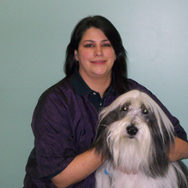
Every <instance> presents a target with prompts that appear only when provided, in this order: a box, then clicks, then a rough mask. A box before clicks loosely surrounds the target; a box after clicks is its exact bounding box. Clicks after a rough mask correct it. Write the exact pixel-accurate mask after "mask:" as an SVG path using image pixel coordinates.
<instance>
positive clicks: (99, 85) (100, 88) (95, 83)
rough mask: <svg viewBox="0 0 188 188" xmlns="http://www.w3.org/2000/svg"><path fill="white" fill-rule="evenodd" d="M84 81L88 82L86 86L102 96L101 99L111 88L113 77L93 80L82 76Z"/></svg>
mask: <svg viewBox="0 0 188 188" xmlns="http://www.w3.org/2000/svg"><path fill="white" fill-rule="evenodd" d="M81 77H82V79H83V80H84V81H85V82H86V84H87V85H88V87H89V88H90V89H92V90H94V91H96V92H98V93H99V94H100V96H101V98H102V97H103V95H104V92H105V91H106V89H107V88H108V87H109V85H110V83H111V75H109V76H106V77H97V78H96V77H95V78H91V77H87V78H86V77H83V76H82V75H81Z"/></svg>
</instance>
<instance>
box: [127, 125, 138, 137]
mask: <svg viewBox="0 0 188 188" xmlns="http://www.w3.org/2000/svg"><path fill="white" fill-rule="evenodd" d="M137 132H138V128H137V127H135V126H134V125H130V126H128V127H127V133H128V134H129V135H131V136H134V135H136V133H137Z"/></svg>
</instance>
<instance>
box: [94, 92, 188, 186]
mask: <svg viewBox="0 0 188 188" xmlns="http://www.w3.org/2000/svg"><path fill="white" fill-rule="evenodd" d="M173 143H174V128H173V125H172V123H171V122H170V120H169V119H168V117H167V116H166V114H165V113H164V112H163V111H162V110H161V108H160V107H159V105H158V104H157V103H156V102H155V101H154V100H153V99H152V98H151V97H149V96H148V95H147V94H145V93H143V92H140V91H138V90H131V91H129V92H127V93H125V94H123V95H121V96H119V97H118V98H117V99H116V100H115V101H114V102H113V103H112V104H111V105H109V106H108V107H106V108H104V109H103V110H102V111H101V113H100V116H99V126H98V129H97V134H96V138H95V141H94V146H95V148H96V151H97V152H98V153H100V154H102V156H103V157H104V158H105V159H107V161H106V162H105V163H104V164H103V165H102V166H101V167H100V168H99V169H98V170H97V172H96V187H97V188H124V187H125V188H187V187H188V172H187V168H186V166H185V165H184V164H183V163H182V162H181V161H177V162H170V161H169V159H168V152H169V150H170V147H171V145H172V144H173Z"/></svg>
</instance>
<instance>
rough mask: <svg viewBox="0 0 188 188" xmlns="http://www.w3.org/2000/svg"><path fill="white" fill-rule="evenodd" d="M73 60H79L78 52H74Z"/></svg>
mask: <svg viewBox="0 0 188 188" xmlns="http://www.w3.org/2000/svg"><path fill="white" fill-rule="evenodd" d="M74 59H75V60H76V61H79V59H78V50H74Z"/></svg>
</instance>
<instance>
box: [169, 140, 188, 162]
mask: <svg viewBox="0 0 188 188" xmlns="http://www.w3.org/2000/svg"><path fill="white" fill-rule="evenodd" d="M185 158H188V142H186V141H184V140H182V139H180V138H178V137H175V142H174V144H173V145H172V147H171V149H170V153H169V160H170V161H177V160H181V159H185Z"/></svg>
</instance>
